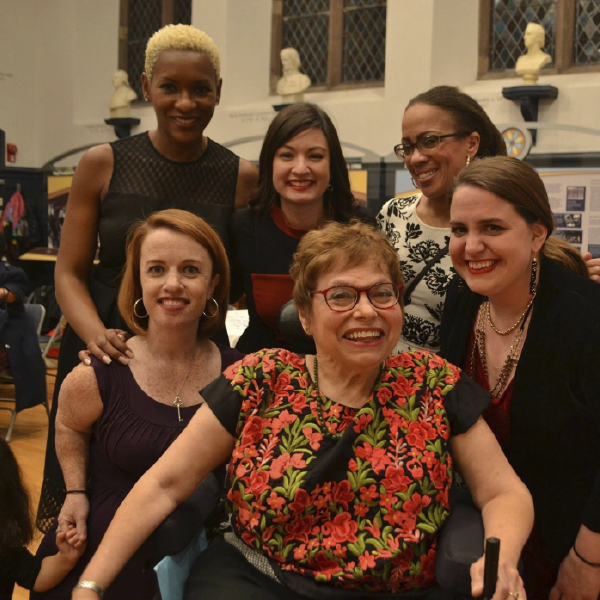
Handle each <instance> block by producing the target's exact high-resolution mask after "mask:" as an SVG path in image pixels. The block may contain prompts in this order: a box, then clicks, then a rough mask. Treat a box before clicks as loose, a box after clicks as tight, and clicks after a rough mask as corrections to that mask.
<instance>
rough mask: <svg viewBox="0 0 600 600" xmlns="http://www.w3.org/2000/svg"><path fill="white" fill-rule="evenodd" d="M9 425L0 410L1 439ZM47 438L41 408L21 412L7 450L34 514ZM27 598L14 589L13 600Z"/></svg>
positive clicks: (4, 390) (3, 391)
mask: <svg viewBox="0 0 600 600" xmlns="http://www.w3.org/2000/svg"><path fill="white" fill-rule="evenodd" d="M49 373H50V374H49V375H47V377H46V382H47V392H48V398H49V399H51V398H52V394H53V392H54V381H55V378H54V377H52V376H51V374H52V373H56V371H50V372H49ZM11 392H12V390H11V388H10V386H6V385H0V397H7V396H8V397H10V396H11V395H12V393H11ZM0 406H14V404H8V403H5V402H2V401H1V400H0ZM9 422H10V413H9V412H8V411H7V410H0V436H1V437H2V438H4V436H5V435H6V430H7V429H8V424H9ZM47 436H48V416H47V414H46V409H45V408H44V406H43V405H39V406H35V407H34V408H29V409H27V410H24V411H21V412H20V413H19V414H18V415H17V420H16V422H15V426H14V428H13V434H12V439H11V442H10V447H11V449H12V451H13V452H14V454H15V456H16V457H17V460H18V461H19V465H20V466H21V471H22V473H23V479H24V481H25V485H26V486H27V489H28V490H29V493H30V494H31V501H32V505H33V507H34V510H35V511H37V505H38V502H39V499H40V490H41V487H42V473H43V470H44V455H45V453H46V438H47ZM36 531H37V530H36ZM37 534H38V535H37V537H36V539H35V540H34V542H33V544H32V545H31V547H30V550H31V551H32V552H34V551H35V550H36V549H37V547H38V545H39V543H40V541H41V538H42V534H41V533H40V532H39V531H38V532H37ZM28 598H29V592H28V591H27V590H24V589H23V588H20V587H16V588H15V592H14V594H13V600H17V599H18V600H27V599H28Z"/></svg>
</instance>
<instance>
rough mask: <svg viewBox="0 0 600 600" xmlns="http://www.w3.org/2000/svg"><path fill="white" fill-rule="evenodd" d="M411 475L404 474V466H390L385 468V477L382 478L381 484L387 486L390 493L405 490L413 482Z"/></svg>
mask: <svg viewBox="0 0 600 600" xmlns="http://www.w3.org/2000/svg"><path fill="white" fill-rule="evenodd" d="M411 483H412V482H411V479H410V477H407V476H406V475H405V474H404V469H402V467H400V468H398V467H392V466H390V467H388V468H387V469H386V470H385V479H382V481H381V484H382V485H383V486H384V487H385V489H386V491H387V492H388V494H395V493H396V492H405V491H406V490H407V489H408V486H409V485H410V484H411Z"/></svg>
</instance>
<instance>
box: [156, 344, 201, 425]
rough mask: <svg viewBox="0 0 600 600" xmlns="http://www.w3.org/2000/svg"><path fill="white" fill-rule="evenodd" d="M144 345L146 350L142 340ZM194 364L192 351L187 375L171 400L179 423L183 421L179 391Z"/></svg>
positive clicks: (194, 359)
mask: <svg viewBox="0 0 600 600" xmlns="http://www.w3.org/2000/svg"><path fill="white" fill-rule="evenodd" d="M144 344H146V348H148V342H147V341H146V340H144ZM195 362H196V351H195V350H194V358H193V360H192V362H191V363H190V368H189V369H188V371H187V373H186V374H185V377H184V378H183V381H182V382H181V385H180V386H179V389H178V390H177V393H176V394H175V400H173V406H175V408H176V409H177V420H178V421H179V422H180V423H181V422H182V421H183V417H182V416H181V410H180V409H181V406H182V405H183V400H182V399H181V398H180V397H179V394H181V390H182V389H183V386H184V385H185V382H186V381H187V378H188V377H189V376H190V373H191V372H192V367H193V366H194V363H195Z"/></svg>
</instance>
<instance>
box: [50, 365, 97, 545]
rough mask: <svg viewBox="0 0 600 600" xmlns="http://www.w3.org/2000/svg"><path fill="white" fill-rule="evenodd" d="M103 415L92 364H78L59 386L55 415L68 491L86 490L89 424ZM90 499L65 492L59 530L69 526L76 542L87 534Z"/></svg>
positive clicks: (60, 458)
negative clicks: (73, 531)
mask: <svg viewBox="0 0 600 600" xmlns="http://www.w3.org/2000/svg"><path fill="white" fill-rule="evenodd" d="M101 414H102V400H101V399H100V391H99V390H98V383H97V381H96V376H95V374H94V370H93V369H92V367H86V366H84V365H79V366H78V367H76V368H75V369H74V370H73V371H72V372H71V373H69V375H68V376H67V377H66V379H65V381H64V382H63V384H62V386H61V388H60V395H59V403H58V413H57V415H56V454H57V456H58V460H59V462H60V466H61V469H62V472H63V474H64V478H65V485H66V489H67V490H85V485H86V481H87V470H88V463H89V458H90V438H91V436H92V427H93V425H94V423H95V422H96V421H97V420H98V418H99V417H100V415H101ZM88 514H89V502H88V499H87V496H86V495H85V494H79V493H77V494H67V497H66V500H65V503H64V504H63V506H62V508H61V511H60V514H59V516H58V525H59V527H58V528H59V530H60V531H63V532H66V531H67V530H68V529H69V527H70V526H73V527H75V528H76V530H77V536H78V540H79V541H83V540H85V539H86V537H87V525H86V521H87V517H88Z"/></svg>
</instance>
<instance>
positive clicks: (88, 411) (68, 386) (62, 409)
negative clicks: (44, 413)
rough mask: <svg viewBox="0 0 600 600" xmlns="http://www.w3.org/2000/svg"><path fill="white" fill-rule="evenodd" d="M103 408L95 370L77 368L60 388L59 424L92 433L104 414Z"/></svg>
mask: <svg viewBox="0 0 600 600" xmlns="http://www.w3.org/2000/svg"><path fill="white" fill-rule="evenodd" d="M102 408H103V405H102V400H101V399H100V390H99V389H98V382H97V380H96V374H95V373H94V369H93V368H92V367H88V366H86V365H79V366H77V367H75V368H74V369H73V370H72V371H71V372H70V373H69V374H68V375H67V377H66V378H65V380H64V381H63V384H62V386H61V388H60V394H59V397H58V414H57V416H56V421H57V424H58V423H60V424H61V425H63V426H65V427H68V428H70V429H74V430H75V431H80V432H83V433H90V432H91V431H92V426H93V424H94V423H95V422H96V421H97V420H98V419H99V418H100V415H101V414H102Z"/></svg>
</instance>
